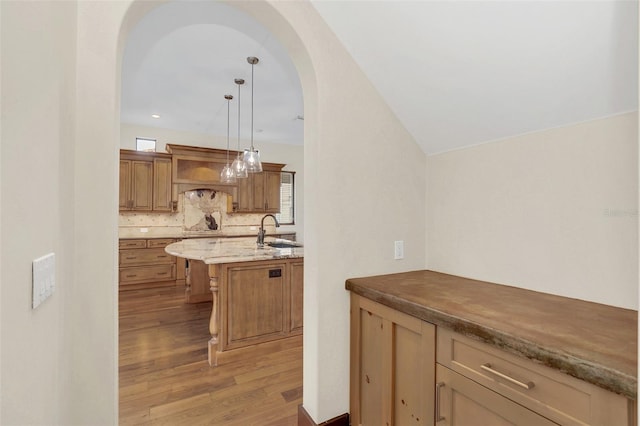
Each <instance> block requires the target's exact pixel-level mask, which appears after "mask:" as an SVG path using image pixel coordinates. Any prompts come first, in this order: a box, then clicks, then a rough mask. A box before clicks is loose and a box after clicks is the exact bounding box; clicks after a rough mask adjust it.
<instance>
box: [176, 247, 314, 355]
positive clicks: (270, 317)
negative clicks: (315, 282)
mask: <svg viewBox="0 0 640 426" xmlns="http://www.w3.org/2000/svg"><path fill="white" fill-rule="evenodd" d="M270 243H271V244H274V243H275V244H278V245H279V246H282V245H286V246H288V247H271V246H269V245H268V244H270ZM165 250H166V252H167V253H169V254H171V255H173V256H176V257H181V258H185V259H188V260H189V264H190V267H189V268H188V271H187V280H188V281H189V274H190V273H192V272H193V271H194V270H196V269H197V267H194V265H198V267H203V268H206V272H207V276H208V279H209V288H210V290H211V300H212V308H211V316H210V320H209V332H210V333H211V339H210V340H209V344H208V348H209V364H210V365H212V366H215V365H219V364H221V363H223V362H224V361H225V360H227V359H229V358H233V357H234V356H236V355H238V356H239V355H240V354H241V353H243V352H248V351H256V350H268V348H269V346H270V345H274V344H278V342H279V341H281V340H283V339H301V336H302V294H303V275H304V273H303V271H304V251H303V248H302V246H301V245H300V244H297V243H295V242H293V241H288V240H282V239H267V240H266V241H265V245H264V247H258V246H257V244H256V239H255V238H234V239H221V238H198V239H188V240H182V241H179V242H176V243H173V244H169V245H168V246H167V247H166V248H165Z"/></svg>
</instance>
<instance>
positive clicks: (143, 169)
mask: <svg viewBox="0 0 640 426" xmlns="http://www.w3.org/2000/svg"><path fill="white" fill-rule="evenodd" d="M131 179H132V185H131V199H132V200H133V206H132V207H131V208H132V210H152V209H153V161H132V175H131Z"/></svg>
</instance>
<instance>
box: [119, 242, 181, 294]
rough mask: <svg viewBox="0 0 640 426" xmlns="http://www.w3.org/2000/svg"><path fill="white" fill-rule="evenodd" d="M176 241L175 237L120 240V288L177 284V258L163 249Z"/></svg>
mask: <svg viewBox="0 0 640 426" xmlns="http://www.w3.org/2000/svg"><path fill="white" fill-rule="evenodd" d="M175 241H176V240H175V239H172V238H157V239H123V240H120V242H119V253H118V255H119V283H120V286H119V288H120V290H131V289H138V288H144V287H159V286H173V285H176V277H177V269H178V268H177V263H176V258H175V257H174V256H171V255H169V254H168V253H167V252H165V251H164V248H165V247H166V246H167V245H168V244H171V243H173V242H175Z"/></svg>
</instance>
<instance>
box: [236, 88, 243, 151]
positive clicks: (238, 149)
mask: <svg viewBox="0 0 640 426" xmlns="http://www.w3.org/2000/svg"><path fill="white" fill-rule="evenodd" d="M243 83H244V80H243V81H242V83H240V80H239V79H236V84H238V148H237V152H236V154H237V157H238V158H240V86H241V85H242V84H243Z"/></svg>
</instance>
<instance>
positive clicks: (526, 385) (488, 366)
mask: <svg viewBox="0 0 640 426" xmlns="http://www.w3.org/2000/svg"><path fill="white" fill-rule="evenodd" d="M480 368H481V369H483V370H484V371H486V372H488V373H491V374H493V375H496V376H498V377H500V378H502V379H505V380H506V381H508V382H510V383H513V384H514V385H517V386H520V387H521V388H524V389H527V390H529V389H531V388H533V387H534V386H535V384H534V383H533V382H527V383H524V382H521V381H520V380H516V379H514V378H513V377H510V376H507V375H506V374H503V373H501V372H499V371H497V370H494V369H493V368H491V364H489V363H486V364H482V365H481V366H480Z"/></svg>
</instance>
